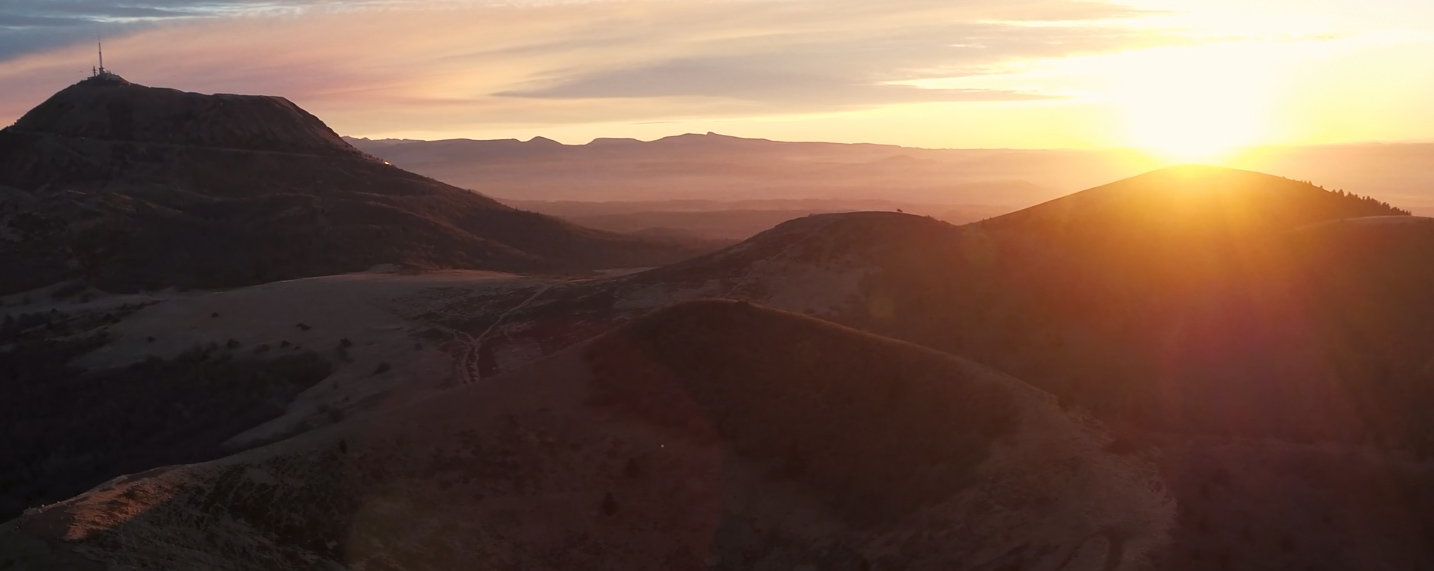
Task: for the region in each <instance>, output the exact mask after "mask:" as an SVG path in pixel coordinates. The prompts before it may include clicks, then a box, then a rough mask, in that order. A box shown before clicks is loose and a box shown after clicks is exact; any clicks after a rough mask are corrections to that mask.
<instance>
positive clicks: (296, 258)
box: [0, 80, 692, 292]
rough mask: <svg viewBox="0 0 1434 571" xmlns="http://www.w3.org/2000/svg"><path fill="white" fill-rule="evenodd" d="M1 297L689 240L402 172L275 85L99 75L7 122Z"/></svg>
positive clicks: (252, 279)
mask: <svg viewBox="0 0 1434 571" xmlns="http://www.w3.org/2000/svg"><path fill="white" fill-rule="evenodd" d="M0 236H3V237H4V240H3V241H0V263H3V264H4V265H5V267H7V268H18V269H19V270H21V271H13V272H7V273H6V274H5V275H4V276H3V277H0V291H3V292H9V291H19V290H23V289H28V288H33V287H38V286H41V285H45V284H48V283H53V282H55V281H58V280H61V279H66V278H72V277H73V278H81V279H85V280H89V281H91V282H93V283H95V284H97V285H99V286H101V287H103V288H107V289H111V290H135V289H139V288H146V287H164V286H172V285H173V286H181V287H225V286H236V285H246V284H253V283H261V282H265V281H273V280H279V279H288V278H295V277H303V276H314V275H324V274H333V273H341V272H346V271H355V270H362V269H365V268H368V267H370V266H372V265H375V264H381V263H397V264H407V265H412V266H417V267H462V268H478V269H491V270H504V271H519V272H566V271H584V270H591V269H595V268H609V267H632V266H639V267H640V266H652V265H658V264H662V263H668V262H672V261H676V260H679V259H683V258H685V257H688V255H689V254H691V253H692V251H691V249H689V248H688V247H686V246H680V245H675V244H670V243H662V242H656V241H651V240H643V239H638V238H633V237H626V236H619V235H616V234H610V233H606V232H600V231H595V230H589V229H585V228H581V227H578V226H575V225H572V224H569V223H566V222H562V221H559V220H557V219H555V218H551V217H548V216H543V215H540V214H534V213H530V212H523V211H519V210H514V209H512V208H509V207H506V206H503V205H501V204H499V203H497V202H495V201H493V200H491V199H489V198H487V197H484V196H482V195H479V194H476V193H473V192H470V191H466V190H463V189H459V188H455V187H452V186H449V185H446V184H443V183H440V182H437V181H434V180H432V179H428V178H424V177H420V176H418V175H415V174H412V173H408V172H405V171H403V170H400V169H398V168H395V167H392V166H390V165H388V164H386V163H384V162H382V161H379V160H377V159H374V158H372V157H369V156H367V155H364V154H363V153H361V152H359V151H357V150H356V149H353V148H352V147H349V146H348V145H347V144H346V143H344V142H343V140H342V139H341V138H339V137H338V136H336V135H335V134H334V133H333V132H332V131H331V130H329V128H328V127H327V126H325V125H324V124H323V123H322V122H321V121H319V120H318V119H317V118H315V117H313V116H312V115H309V114H308V113H306V112H304V111H303V110H302V109H299V108H298V107H297V106H295V105H293V104H292V103H290V102H288V101H287V100H284V99H281V98H274V97H252V96H238V95H200V94H194V93H183V92H179V91H174V90H169V89H158V88H151V87H144V86H140V85H134V84H129V83H127V82H124V81H123V80H111V81H104V80H86V81H84V82H81V83H80V84H77V85H75V86H72V87H70V88H67V89H65V90H64V91H61V92H60V93H58V94H56V95H55V96H54V97H52V98H51V99H50V100H49V101H46V102H45V103H43V104H41V105H40V106H39V107H37V108H35V110H33V111H31V112H30V113H28V114H27V115H26V116H25V117H23V118H22V119H21V120H20V121H19V122H17V123H16V124H15V125H14V126H12V127H10V128H7V129H5V130H4V131H0Z"/></svg>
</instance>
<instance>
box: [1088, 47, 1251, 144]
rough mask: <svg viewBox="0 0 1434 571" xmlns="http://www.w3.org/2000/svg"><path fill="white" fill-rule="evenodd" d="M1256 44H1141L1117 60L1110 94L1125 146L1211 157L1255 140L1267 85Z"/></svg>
mask: <svg viewBox="0 0 1434 571" xmlns="http://www.w3.org/2000/svg"><path fill="white" fill-rule="evenodd" d="M1260 47H1261V46H1260V45H1259V44H1248V43H1240V44H1235V43H1231V44H1226V45H1217V46H1203V47H1200V48H1177V49H1159V50H1148V51H1146V52H1143V53H1140V54H1135V55H1132V57H1130V58H1129V61H1126V62H1122V63H1123V64H1125V66H1128V67H1125V69H1124V70H1123V72H1124V73H1123V74H1122V75H1123V77H1121V78H1120V80H1119V81H1118V82H1117V86H1116V88H1115V89H1114V93H1113V94H1112V95H1113V97H1114V98H1115V100H1116V102H1117V104H1118V105H1119V106H1120V108H1121V110H1122V114H1123V115H1124V117H1125V122H1126V126H1125V127H1126V136H1127V137H1128V139H1129V141H1130V142H1131V144H1132V145H1133V146H1136V147H1138V148H1141V149H1144V150H1146V151H1149V152H1150V153H1152V154H1154V155H1156V156H1158V157H1159V158H1161V159H1163V160H1166V161H1170V162H1181V163H1189V162H1206V163H1218V162H1220V161H1222V160H1224V159H1227V158H1229V157H1230V156H1231V155H1233V154H1234V153H1235V152H1236V151H1238V150H1239V149H1240V148H1243V147H1247V146H1250V145H1253V144H1256V143H1258V142H1259V140H1260V137H1261V136H1262V135H1263V131H1264V129H1265V111H1266V105H1267V102H1268V98H1269V92H1270V87H1271V71H1270V69H1269V67H1270V66H1269V64H1270V61H1269V60H1270V58H1269V57H1267V56H1268V54H1261V53H1259V52H1260V51H1261V50H1260ZM1123 67H1124V66H1123Z"/></svg>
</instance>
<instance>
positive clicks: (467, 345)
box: [453, 283, 553, 385]
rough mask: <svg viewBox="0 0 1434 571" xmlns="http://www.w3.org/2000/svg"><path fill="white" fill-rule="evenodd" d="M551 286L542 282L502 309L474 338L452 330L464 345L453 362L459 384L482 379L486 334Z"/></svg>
mask: <svg viewBox="0 0 1434 571" xmlns="http://www.w3.org/2000/svg"><path fill="white" fill-rule="evenodd" d="M552 287H553V284H551V283H547V284H543V286H542V287H540V288H538V290H537V291H535V292H533V295H530V296H528V298H527V299H524V300H523V301H522V302H520V303H518V304H517V305H515V306H513V307H511V308H509V309H508V310H507V311H504V312H503V314H502V315H499V316H498V318H497V319H494V320H493V323H492V324H490V325H489V326H488V328H487V329H485V330H483V332H482V333H480V334H478V337H477V338H474V337H473V336H472V335H469V334H468V333H465V332H463V331H457V330H455V331H454V332H453V334H454V341H456V342H458V343H461V344H462V345H463V346H464V347H463V356H462V357H461V358H460V359H458V361H457V362H456V363H455V364H456V365H457V367H458V381H459V384H464V385H468V384H472V383H476V382H478V381H480V380H482V379H483V377H484V375H483V368H482V365H481V363H482V360H483V342H484V340H486V339H487V338H488V335H489V334H491V333H492V332H493V330H494V329H497V328H498V326H499V325H502V324H503V321H504V320H506V319H508V316H509V315H512V314H513V313H516V312H518V311H521V310H522V309H523V308H525V307H527V306H528V305H529V304H531V303H532V302H533V301H534V300H536V299H538V297H539V296H542V295H543V294H544V293H547V291H548V290H549V289H552Z"/></svg>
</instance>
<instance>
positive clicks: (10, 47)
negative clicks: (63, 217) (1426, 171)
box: [0, 0, 1434, 162]
mask: <svg viewBox="0 0 1434 571" xmlns="http://www.w3.org/2000/svg"><path fill="white" fill-rule="evenodd" d="M97 37H103V38H104V44H105V55H106V64H107V65H108V67H109V68H110V69H111V70H113V71H115V72H116V73H119V74H120V75H122V76H124V77H125V78H127V79H129V80H130V81H133V82H136V83H141V84H145V85H154V86H165V87H173V88H177V89H183V90H187V91H198V92H205V93H216V92H223V93H252V94H269V95H281V96H284V97H287V98H289V99H291V100H293V101H294V102H296V103H298V104H299V105H301V106H303V107H305V108H306V109H308V110H309V111H311V112H313V113H314V114H316V115H318V116H319V117H320V118H322V119H324V120H325V121H326V122H327V123H328V124H329V125H330V126H331V127H333V128H334V129H335V130H336V131H338V132H340V133H342V134H345V135H351V136H363V137H371V138H388V137H394V138H416V139H443V138H460V137H462V138H477V139H484V138H510V137H511V138H520V139H527V138H531V137H534V136H545V137H549V138H552V139H557V140H559V141H563V142H567V143H583V142H587V141H588V140H591V139H593V138H596V137H636V138H641V139H653V138H658V137H662V136H666V135H672V134H680V133H687V132H697V133H701V132H708V131H715V132H720V133H724V134H729V135H737V136H746V137H762V138H771V139H778V140H803V141H811V140H821V141H838V142H876V143H890V144H900V145H908V146H919V147H939V148H1137V149H1143V150H1146V151H1149V152H1151V153H1153V154H1156V155H1159V156H1162V157H1168V158H1169V159H1170V160H1172V161H1184V160H1202V159H1203V160H1206V162H1210V161H1209V159H1213V158H1215V157H1218V156H1220V155H1221V154H1228V153H1232V152H1234V150H1236V149H1240V148H1244V147H1248V146H1254V145H1307V144H1330V143H1353V142H1369V141H1382V142H1393V141H1411V140H1425V141H1427V140H1434V105H1429V104H1427V102H1429V101H1434V64H1431V62H1434V2H1431V1H1429V0H1358V1H1351V0H1298V1H1296V0H1238V1H1237V0H1084V1H1057V0H581V1H563V0H543V1H537V0H506V1H502V0H490V1H466V0H465V1H459V0H435V1H416V0H355V1H337V0H298V1H285V2H279V1H274V0H134V1H130V2H98V1H91V0H45V1H34V0H0V118H4V117H8V118H10V119H9V121H13V120H14V119H16V118H18V117H19V116H20V115H22V114H23V113H24V112H25V111H26V110H28V109H29V108H31V107H33V106H35V105H36V104H38V103H40V102H41V101H43V100H44V99H45V98H46V97H48V96H49V95H50V94H52V93H54V92H55V91H58V90H60V89H62V88H64V87H65V86H67V85H69V84H72V83H74V82H76V81H78V80H80V79H82V78H84V77H86V76H88V75H89V73H90V69H91V66H93V65H94V60H95V54H94V51H95V50H94V43H95V39H96V38H97ZM9 121H5V122H9Z"/></svg>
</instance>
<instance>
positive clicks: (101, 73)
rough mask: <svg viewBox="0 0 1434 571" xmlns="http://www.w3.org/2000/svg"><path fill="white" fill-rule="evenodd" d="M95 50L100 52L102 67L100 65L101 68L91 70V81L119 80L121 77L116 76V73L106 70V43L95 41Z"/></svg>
mask: <svg viewBox="0 0 1434 571" xmlns="http://www.w3.org/2000/svg"><path fill="white" fill-rule="evenodd" d="M95 49H96V50H97V51H98V52H99V56H100V65H99V67H94V68H90V78H91V79H119V76H118V75H115V74H114V73H112V72H110V70H108V69H105V44H104V42H102V41H100V40H99V39H96V40H95Z"/></svg>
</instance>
